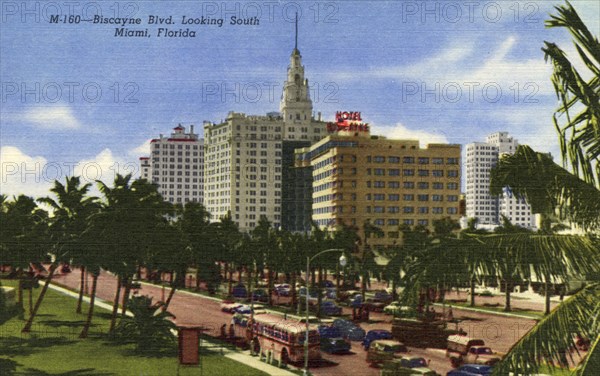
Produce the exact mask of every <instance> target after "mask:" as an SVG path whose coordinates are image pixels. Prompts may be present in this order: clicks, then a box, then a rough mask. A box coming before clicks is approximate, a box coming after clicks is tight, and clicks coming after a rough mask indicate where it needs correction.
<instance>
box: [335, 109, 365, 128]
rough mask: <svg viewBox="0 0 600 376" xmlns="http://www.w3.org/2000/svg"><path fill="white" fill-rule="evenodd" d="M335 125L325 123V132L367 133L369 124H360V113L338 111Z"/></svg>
mask: <svg viewBox="0 0 600 376" xmlns="http://www.w3.org/2000/svg"><path fill="white" fill-rule="evenodd" d="M335 119H336V122H335V123H327V132H329V133H334V132H340V131H346V132H369V124H367V123H363V122H362V117H361V113H360V112H353V111H338V112H336V113H335Z"/></svg>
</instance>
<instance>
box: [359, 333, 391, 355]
mask: <svg viewBox="0 0 600 376" xmlns="http://www.w3.org/2000/svg"><path fill="white" fill-rule="evenodd" d="M393 338H394V337H392V332H390V331H389V330H383V329H375V330H369V331H368V332H367V335H366V336H365V339H363V341H362V346H363V347H364V348H365V350H369V346H371V342H373V341H375V340H378V339H393Z"/></svg>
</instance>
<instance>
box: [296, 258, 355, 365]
mask: <svg viewBox="0 0 600 376" xmlns="http://www.w3.org/2000/svg"><path fill="white" fill-rule="evenodd" d="M329 252H342V255H341V256H340V259H339V261H340V265H341V266H342V267H344V266H346V263H347V262H348V259H347V258H346V255H345V254H344V253H343V252H344V250H343V249H337V248H334V249H326V250H324V251H321V252H319V253H317V254H316V255H314V256H312V257H310V256H307V257H306V295H305V299H306V319H305V321H306V322H305V324H306V336H305V337H304V373H303V375H304V376H308V332H309V326H308V316H309V315H308V314H309V306H308V297H309V296H310V294H309V289H308V275H309V274H310V262H311V261H312V260H313V259H314V258H316V257H317V256H320V255H322V254H324V253H329Z"/></svg>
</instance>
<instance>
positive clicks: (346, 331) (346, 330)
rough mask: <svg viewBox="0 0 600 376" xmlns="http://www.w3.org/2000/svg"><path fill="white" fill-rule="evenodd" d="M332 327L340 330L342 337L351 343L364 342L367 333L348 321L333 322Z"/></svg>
mask: <svg viewBox="0 0 600 376" xmlns="http://www.w3.org/2000/svg"><path fill="white" fill-rule="evenodd" d="M332 326H334V327H336V328H338V329H339V330H340V332H341V334H342V337H344V338H346V339H349V340H351V341H362V340H363V339H364V338H365V331H364V329H363V328H361V327H360V326H357V325H356V324H354V323H353V322H352V321H348V320H346V319H335V320H333V324H332Z"/></svg>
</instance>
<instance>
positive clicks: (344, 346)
mask: <svg viewBox="0 0 600 376" xmlns="http://www.w3.org/2000/svg"><path fill="white" fill-rule="evenodd" d="M351 348H352V345H351V344H350V342H349V341H348V340H345V339H343V338H342V337H333V338H322V337H321V351H325V352H328V353H330V354H345V353H347V352H349V351H350V349H351Z"/></svg>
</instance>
